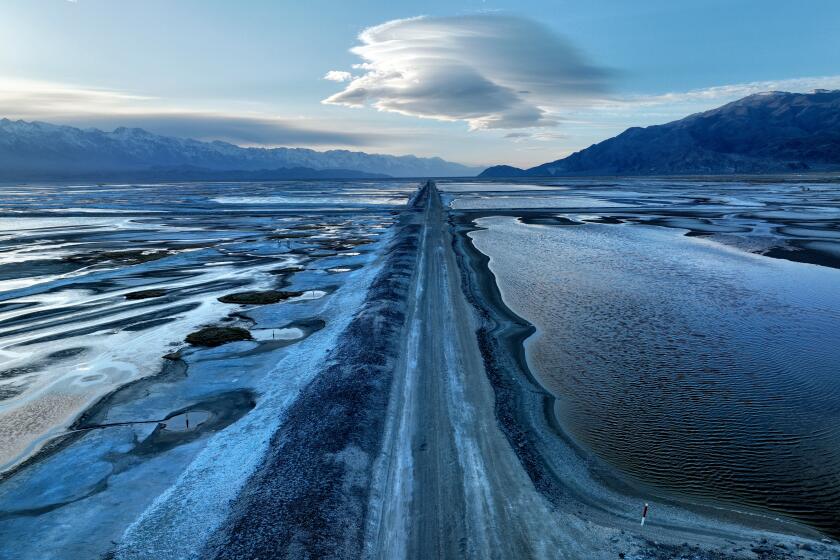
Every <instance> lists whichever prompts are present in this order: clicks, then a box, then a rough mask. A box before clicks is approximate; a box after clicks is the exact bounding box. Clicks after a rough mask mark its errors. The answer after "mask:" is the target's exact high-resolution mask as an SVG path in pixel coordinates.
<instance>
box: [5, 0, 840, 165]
mask: <svg viewBox="0 0 840 560" xmlns="http://www.w3.org/2000/svg"><path fill="white" fill-rule="evenodd" d="M418 16H427V17H425V18H422V19H411V18H417V17H418ZM0 21H2V22H3V23H4V32H3V33H2V34H0V113H2V114H0V116H8V117H10V118H26V119H40V120H47V121H52V122H62V123H68V124H73V125H79V126H98V127H100V128H105V129H109V128H114V127H116V126H120V125H130V126H142V127H145V128H148V129H150V130H153V131H155V132H160V133H166V134H173V135H179V136H195V137H200V138H205V139H224V140H228V141H232V142H235V143H238V144H244V145H300V146H308V147H314V148H316V149H328V148H347V149H359V150H364V151H372V152H385V153H396V154H403V153H415V154H418V155H425V156H428V155H439V156H441V157H444V158H446V159H451V160H455V161H461V162H465V163H470V164H476V165H482V164H492V163H511V164H515V165H534V164H537V163H541V162H544V161H548V160H552V159H556V158H557V157H560V156H562V155H565V154H568V153H569V152H571V151H574V150H576V149H580V148H583V147H586V146H588V145H589V144H591V143H593V142H597V141H599V140H602V139H604V138H607V137H609V136H612V135H614V134H616V133H618V132H620V131H621V130H623V129H625V128H627V127H628V126H636V125H648V124H654V123H660V122H666V121H668V120H672V119H674V118H679V117H681V116H684V115H685V114H688V113H691V112H696V111H698V110H703V109H707V108H711V107H715V106H717V105H720V104H722V103H724V102H727V101H730V100H733V99H736V98H738V97H741V96H743V95H746V94H749V93H751V92H755V91H761V90H765V89H787V90H794V91H807V90H810V89H813V88H815V87H828V88H840V56H838V54H840V2H836V1H832V0H813V1H807V0H803V1H801V2H798V3H794V2H789V1H784V2H782V1H773V0H764V1H752V0H750V1H738V0H730V1H723V0H706V1H703V2H699V1H697V2H694V1H688V0H684V1H675V0H671V1H659V0H656V1H642V0H638V1H634V2H630V1H619V0H601V1H597V0H590V1H586V2H584V1H571V0H568V1H563V0H552V1H536V0H519V1H517V2H508V1H494V0H487V1H485V2H480V1H474V0H467V1H463V2H457V1H451V0H450V1H447V2H437V1H425V2H412V1H401V2H394V1H372V0H369V1H354V2H346V1H331V2H327V1H319V0H309V1H306V2H291V1H273V2H270V1H257V0H252V1H249V2H234V1H232V0H231V1H221V0H201V1H199V0H189V1H188V0H77V1H76V2H69V1H67V0H3V2H2V3H1V4H0ZM366 30H367V31H366ZM354 47H355V48H356V49H355V52H351V48H354ZM360 64H363V66H362V67H359V66H358V65H360ZM354 65H356V66H355V67H354ZM331 71H333V73H332V74H330V76H331V77H333V78H336V79H343V80H345V81H333V80H327V79H324V76H326V75H327V74H328V73H329V72H331ZM325 101H327V103H325Z"/></svg>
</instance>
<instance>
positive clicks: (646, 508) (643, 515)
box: [642, 503, 648, 527]
mask: <svg viewBox="0 0 840 560" xmlns="http://www.w3.org/2000/svg"><path fill="white" fill-rule="evenodd" d="M647 512H648V505H647V503H645V507H644V509H643V510H642V527H644V526H645V519H646V518H647Z"/></svg>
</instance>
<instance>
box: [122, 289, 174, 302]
mask: <svg viewBox="0 0 840 560" xmlns="http://www.w3.org/2000/svg"><path fill="white" fill-rule="evenodd" d="M165 295H166V290H164V289H162V288H157V289H152V290H139V291H137V292H129V293H127V294H125V299H129V300H135V299H149V298H157V297H162V296H165Z"/></svg>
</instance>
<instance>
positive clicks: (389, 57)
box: [324, 14, 609, 129]
mask: <svg viewBox="0 0 840 560" xmlns="http://www.w3.org/2000/svg"><path fill="white" fill-rule="evenodd" d="M359 41H360V42H361V44H360V45H358V46H356V47H354V48H353V49H351V51H352V52H353V53H354V54H356V55H358V56H359V57H361V58H362V60H363V62H362V63H360V64H356V65H355V66H354V68H356V69H359V70H362V71H364V74H362V75H361V76H359V77H355V78H353V79H352V80H351V81H350V82H349V83H348V84H347V86H346V87H345V89H344V90H343V91H341V92H339V93H336V94H335V95H333V96H331V97H329V98H327V99H325V100H324V103H328V104H335V105H346V106H350V107H362V106H366V105H371V106H373V107H375V108H377V109H379V110H380V111H389V112H395V113H402V114H405V115H412V116H416V117H423V118H431V119H437V120H442V121H466V122H468V123H469V125H470V127H471V128H473V129H481V128H526V127H544V126H553V125H555V124H557V122H556V120H555V119H554V117H553V113H555V112H556V111H557V110H558V109H560V108H562V107H566V106H574V105H577V104H580V103H586V102H588V101H589V100H591V99H592V98H593V97H597V96H600V95H602V94H603V92H604V91H605V90H606V88H607V83H608V82H609V72H607V71H605V70H603V69H601V68H598V67H595V66H593V65H590V64H589V63H588V62H586V61H585V60H584V59H583V57H582V56H581V55H580V54H579V53H578V52H577V50H575V49H574V48H573V47H572V46H571V45H570V44H569V43H568V42H567V41H565V40H564V39H563V38H561V37H559V36H558V35H556V34H555V33H553V32H552V31H551V30H550V29H548V28H547V27H545V26H543V25H541V24H539V23H537V22H534V21H532V20H528V19H524V18H520V17H513V16H505V15H491V14H480V15H468V16H455V17H418V18H411V19H400V20H393V21H389V22H386V23H384V24H382V25H378V26H376V27H371V28H369V29H366V30H365V31H363V32H362V33H361V34H360V35H359Z"/></svg>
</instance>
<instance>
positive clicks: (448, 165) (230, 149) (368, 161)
mask: <svg viewBox="0 0 840 560" xmlns="http://www.w3.org/2000/svg"><path fill="white" fill-rule="evenodd" d="M167 170H171V173H172V174H173V176H177V177H179V178H188V177H187V176H186V175H190V173H187V172H188V171H190V170H192V172H191V173H192V175H196V178H203V176H204V175H206V174H207V173H210V172H212V171H224V172H226V173H228V174H236V173H239V174H240V175H242V176H246V175H248V174H249V173H250V174H257V175H260V174H262V175H271V174H272V173H273V175H274V176H277V177H278V178H308V177H315V176H318V175H319V174H318V173H315V172H318V171H325V172H326V175H327V176H329V177H331V178H335V177H353V178H355V177H375V176H380V177H381V176H394V177H417V176H439V177H440V176H473V175H475V173H476V171H477V170H476V169H473V168H469V167H466V166H463V165H460V164H457V163H452V162H448V161H445V160H443V159H440V158H419V157H416V156H390V155H382V154H367V153H364V152H353V151H349V150H328V151H324V152H318V151H315V150H310V149H307V148H243V147H240V146H235V145H233V144H228V143H226V142H219V141H215V142H202V141H199V140H193V139H188V138H175V137H170V136H160V135H157V134H153V133H151V132H148V131H146V130H143V129H141V128H125V127H121V128H117V129H115V130H114V131H113V132H105V131H102V130H99V129H95V128H89V129H79V128H75V127H72V126H59V125H53V124H49V123H43V122H26V121H20V120H18V121H11V120H9V119H0V179H6V180H24V179H49V178H82V177H96V178H99V179H103V180H104V179H107V178H109V177H112V176H113V177H117V176H119V177H127V176H137V177H146V176H148V175H149V174H152V175H155V176H159V177H161V178H166V174H167ZM293 170H294V173H297V174H298V175H300V174H303V175H304V176H301V177H292V176H291V175H290V174H291V173H292V171H293ZM305 170H307V171H305ZM185 173H186V175H185ZM337 173H338V174H339V175H336V174H337Z"/></svg>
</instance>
